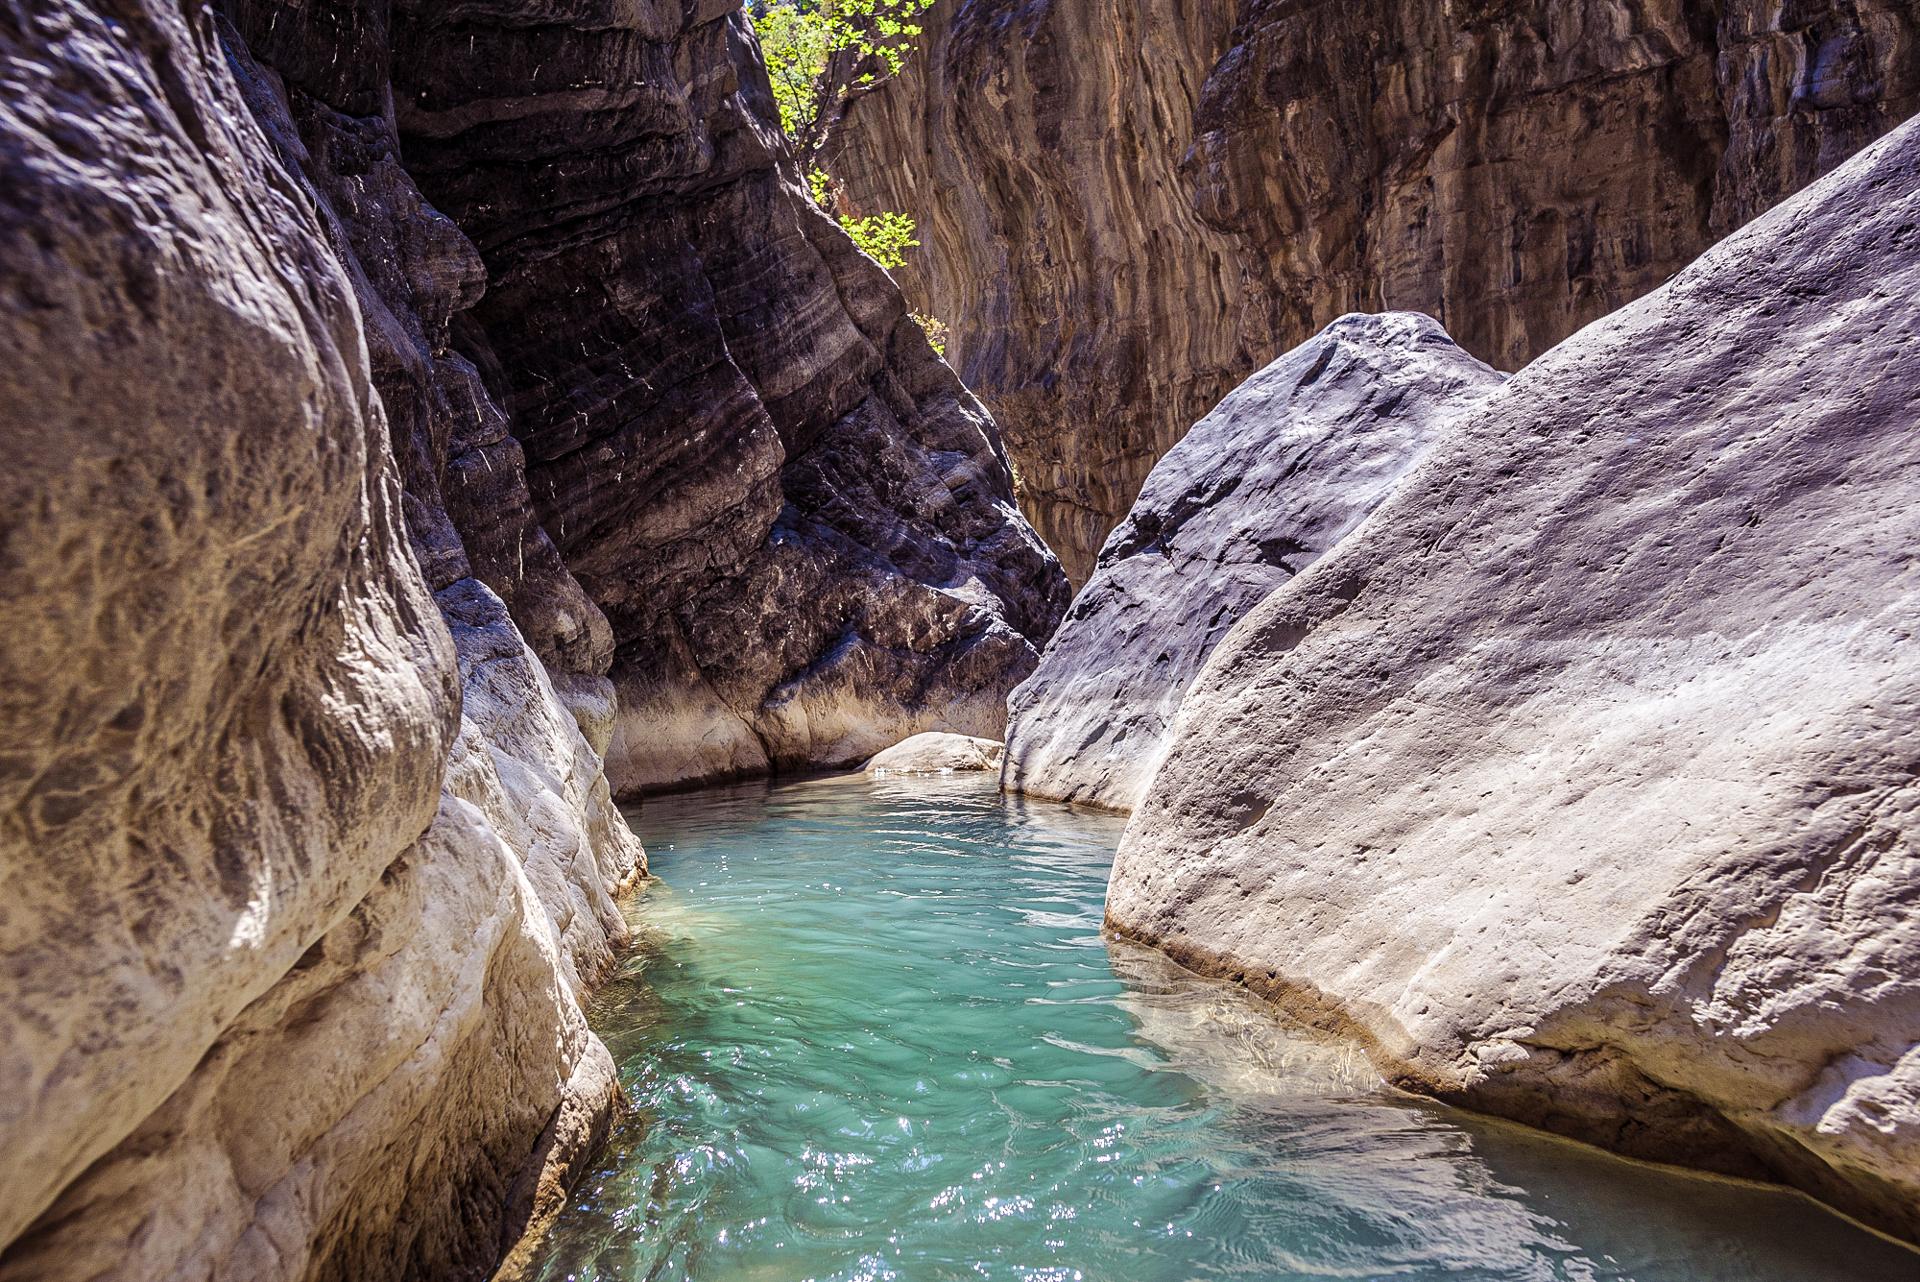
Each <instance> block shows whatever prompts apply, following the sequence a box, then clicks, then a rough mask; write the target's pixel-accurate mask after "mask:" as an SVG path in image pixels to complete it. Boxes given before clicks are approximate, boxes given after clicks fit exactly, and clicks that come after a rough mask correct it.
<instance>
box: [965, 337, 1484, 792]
mask: <svg viewBox="0 0 1920 1282" xmlns="http://www.w3.org/2000/svg"><path fill="white" fill-rule="evenodd" d="M1499 383H1500V375H1498V374H1496V373H1495V372H1494V371H1493V370H1491V369H1489V368H1488V367H1487V366H1485V365H1483V364H1481V363H1480V362H1479V361H1477V360H1475V359H1474V358H1473V357H1472V356H1469V355H1468V354H1467V353H1466V352H1465V351H1463V350H1462V349H1461V348H1460V347H1459V346H1458V345H1456V344H1455V343H1454V341H1453V340H1452V339H1451V338H1449V337H1447V334H1446V331H1445V330H1443V329H1441V328H1440V326H1439V324H1438V323H1436V322H1435V321H1433V320H1431V319H1430V318H1428V317H1426V316H1422V315H1419V314H1417V313H1412V312H1399V313H1388V314H1386V315H1380V316H1347V317H1343V318H1342V319H1340V320H1337V321H1335V322H1334V323H1333V324H1332V325H1329V326H1328V327H1327V328H1326V329H1325V330H1323V331H1322V332H1321V333H1320V334H1318V335H1317V336H1315V337H1314V338H1313V339H1312V340H1311V341H1309V342H1307V343H1303V344H1302V345H1301V346H1300V347H1298V348H1296V349H1294V350H1293V351H1292V352H1289V353H1288V354H1287V355H1285V356H1283V357H1281V358H1280V359H1279V360H1277V361H1275V362H1274V363H1273V364H1271V365H1269V366H1267V368H1265V369H1263V370H1261V371H1260V372H1259V373H1258V374H1255V375H1254V376H1253V377H1252V378H1250V379H1248V380H1247V381H1246V382H1245V383H1243V384H1242V385H1241V386H1240V387H1239V388H1238V389H1237V390H1236V391H1234V393H1233V394H1232V395H1230V396H1228V397H1227V399H1226V400H1224V401H1222V402H1221V403H1220V405H1219V406H1218V407H1217V408H1216V409H1215V410H1214V411H1213V412H1212V413H1211V414H1209V415H1207V417H1205V418H1203V419H1201V420H1200V421H1199V422H1198V423H1196V424H1194V426H1193V430H1192V431H1191V432H1189V433H1188V434H1187V435H1186V438H1185V439H1184V440H1182V441H1181V442H1180V444H1178V445H1176V446H1174V448H1173V450H1172V451H1171V452H1169V453H1168V455H1167V456H1166V457H1165V458H1163V459H1161V460H1160V463H1159V466H1157V467H1155V468H1154V469H1153V474H1152V475H1151V476H1149V477H1148V478H1147V484H1146V487H1145V488H1144V489H1143V490H1141V492H1140V498H1139V501H1138V502H1136V503H1135V504H1134V505H1133V510H1132V511H1131V512H1129V513H1128V514H1127V519H1126V520H1125V521H1123V522H1122V523H1121V524H1120V528H1119V529H1117V530H1115V531H1114V532H1113V536H1112V537H1111V538H1109V539H1108V540H1107V545H1106V547H1104V548H1102V549H1101V552H1100V562H1099V566H1098V568H1097V569H1096V570H1095V571H1094V574H1093V577H1092V578H1091V579H1090V580H1088V582H1087V586H1086V587H1085V588H1083V589H1082V590H1081V592H1080V595H1079V596H1078V597H1076V598H1075V599H1074V603H1073V608H1072V609H1071V610H1070V611H1069V612H1068V614H1067V619H1066V622H1065V623H1064V624H1063V625H1062V626H1061V628H1060V631H1059V632H1058V633H1057V634H1055V636H1054V639H1053V642H1052V643H1051V644H1050V645H1049V646H1048V647H1047V651H1046V653H1045V654H1044V655H1043V656H1042V657H1041V660H1040V666H1039V668H1038V669H1037V670H1036V671H1035V672H1034V674H1033V675H1032V676H1031V677H1029V678H1028V679H1027V680H1026V681H1025V682H1023V683H1022V684H1021V685H1020V687H1019V688H1018V689H1016V690H1015V691H1014V692H1013V697H1012V700H1011V703H1010V707H1011V723H1010V725H1009V727H1008V730H1007V755H1006V764H1005V766H1004V768H1003V770H1002V774H1001V780H1002V783H1003V785H1004V786H1005V787H1006V788H1007V789H1008V790H1009V791H1013V792H1024V793H1028V794H1031V795H1035V796H1042V797H1052V798H1055V799H1057V800H1061V801H1078V802H1085V803H1088V804H1091V805H1097V806H1103V807H1105V808H1107V809H1110V810H1123V811H1124V810H1132V809H1133V808H1134V806H1136V805H1137V804H1139V801H1140V798H1141V796H1142V794H1143V793H1144V792H1145V791H1146V786H1147V783H1148V781H1149V780H1150V779H1151V778H1152V777H1153V771H1154V767H1155V766H1156V765H1157V764H1158V763H1159V759H1160V753H1161V750H1162V749H1163V747H1164V746H1165V743H1166V738H1167V731H1168V729H1169V727H1171V726H1172V724H1173V718H1174V714H1175V713H1176V712H1177V711H1178V710H1179V707H1180V701H1181V699H1182V698H1183V697H1184V696H1185V694H1186V691H1187V687H1188V685H1189V684H1190V683H1191V682H1192V681H1193V678H1194V676H1195V675H1196V674H1197V673H1198V672H1199V671H1200V667H1201V665H1202V664H1203V663H1205V662H1206V659H1207V656H1208V655H1209V654H1211V653H1212V652H1213V648H1214V647H1215V646H1216V645H1217V644H1219V642H1220V639H1221V638H1222V637H1224V636H1226V635H1227V632H1228V630H1229V629H1231V628H1232V627H1233V625H1234V624H1236V623H1238V622H1239V621H1240V619H1241V618H1242V617H1243V616H1244V615H1245V614H1246V613H1247V612H1248V611H1249V610H1251V609H1253V608H1254V607H1255V606H1256V605H1258V604H1259V603H1260V602H1261V601H1263V600H1265V599H1266V597H1267V596H1268V595H1269V594H1271V593H1272V592H1273V591H1274V590H1275V589H1276V588H1278V587H1280V586H1281V585H1282V584H1284V583H1286V582H1287V581H1288V580H1289V579H1291V578H1292V577H1293V576H1294V575H1296V574H1298V573H1300V572H1301V571H1302V570H1304V569H1306V567H1307V566H1309V565H1311V564H1312V563H1313V562H1314V561H1315V560H1316V559H1318V558H1319V557H1320V556H1321V555H1322V554H1324V553H1325V552H1326V551H1327V550H1328V549H1329V548H1331V547H1333V546H1334V544H1336V543H1338V542H1339V541H1340V539H1341V538H1343V537H1344V536H1345V535H1346V534H1347V532H1348V531H1349V530H1351V529H1353V527H1354V526H1356V525H1358V524H1359V523H1360V522H1361V521H1362V520H1363V519H1364V518H1365V517H1366V515H1367V514H1368V513H1369V512H1371V511H1372V510H1373V509H1374V508H1375V507H1376V506H1378V505H1379V503H1380V502H1381V500H1383V499H1385V498H1386V497H1387V495H1388V494H1390V493H1391V492H1392V490H1393V487H1394V485H1395V484H1397V483H1398V481H1399V480H1400V478H1401V477H1402V476H1404V475H1405V474H1406V472H1407V471H1408V469H1410V468H1411V467H1412V466H1413V465H1414V464H1415V463H1416V462H1418V461H1419V459H1420V458H1421V456H1422V455H1423V454H1424V453H1425V452H1426V449H1427V446H1428V444H1429V443H1430V442H1431V441H1432V440H1433V439H1434V437H1435V434H1436V433H1437V432H1438V431H1439V430H1441V428H1442V426H1443V425H1444V424H1445V423H1446V421H1447V419H1448V418H1449V417H1450V416H1451V415H1453V414H1455V413H1458V412H1460V411H1462V410H1463V409H1465V408H1468V407H1470V406H1472V405H1473V404H1474V403H1475V402H1476V401H1478V400H1479V399H1480V398H1481V397H1483V396H1484V395H1485V394H1486V393H1487V392H1488V391H1489V390H1490V389H1491V388H1493V387H1497V386H1498V385H1499Z"/></svg>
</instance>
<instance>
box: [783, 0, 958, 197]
mask: <svg viewBox="0 0 1920 1282" xmlns="http://www.w3.org/2000/svg"><path fill="white" fill-rule="evenodd" d="M932 4H933V0H749V4H748V6H747V14H748V16H749V17H751V18H752V19H753V29H754V32H755V34H757V35H758V36H759V37H760V49H761V52H762V54H764V55H765V57H766V60H767V75H768V78H769V79H770V80H771V81H772V82H773V97H774V101H775V102H777V103H778V104H779V106H780V127H781V128H782V129H784V130H786V134H787V138H788V139H789V140H790V141H791V142H792V144H793V154H794V158H795V159H796V160H798V161H799V162H800V167H801V169H802V170H805V171H811V170H812V169H813V168H814V167H815V166H816V165H818V164H819V162H820V150H821V148H822V147H824V146H825V145H826V141H827V136H828V134H830V133H831V132H832V130H833V127H834V126H835V125H836V124H838V123H839V121H840V118H841V117H842V116H843V115H845V114H846V110H847V108H848V106H849V105H851V104H852V103H853V101H854V99H856V98H859V97H862V96H864V95H866V94H869V93H872V92H873V91H874V90H875V89H878V88H879V87H880V86H881V85H883V84H885V83H886V82H887V81H889V80H891V79H893V77H895V76H897V75H899V74H900V69H901V68H902V67H904V66H906V64H907V56H908V54H909V53H911V52H912V50H913V41H914V39H915V37H917V36H918V35H919V34H920V25H919V23H918V22H917V21H916V19H918V18H919V17H920V15H921V14H923V13H925V12H926V11H927V9H928V8H930V7H931V6H932Z"/></svg>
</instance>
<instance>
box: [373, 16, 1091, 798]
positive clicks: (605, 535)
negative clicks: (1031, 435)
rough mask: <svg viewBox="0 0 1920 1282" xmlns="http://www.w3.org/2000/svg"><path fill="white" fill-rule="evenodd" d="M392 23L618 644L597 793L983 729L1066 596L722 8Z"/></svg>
mask: <svg viewBox="0 0 1920 1282" xmlns="http://www.w3.org/2000/svg"><path fill="white" fill-rule="evenodd" d="M394 22H395V32H394V46H395V50H396V53H395V75H396V80H397V83H398V84H399V86H400V88H399V90H398V98H397V108H398V119H399V123H400V127H401V130H402V133H403V135H404V137H405V140H406V152H407V162H408V168H409V170H410V172H411V173H413V174H414V175H415V176H416V177H417V178H418V179H419V181H420V183H421V186H422V187H423V189H424V190H425V191H426V193H427V195H428V196H429V197H431V198H432V199H433V200H434V201H435V203H436V204H437V205H438V206H439V207H440V208H442V209H444V210H446V211H447V212H448V213H449V214H451V215H452V216H453V218H454V219H455V221H457V222H458V223H459V224H460V226H461V228H462V229H463V230H464V231H465V232H466V233H467V234H468V235H470V236H471V237H473V239H474V241H475V243H476V244H477V245H478V246H479V249H480V252H481V255H482V256H483V258H484V259H485V262H486V267H487V272H488V276H489V282H490V283H489V286H488V289H487V293H486V295H485V296H484V297H483V298H481V299H480V300H479V302H478V303H477V304H476V305H475V307H474V308H473V311H472V313H471V315H472V318H473V321H474V327H475V329H477V330H479V331H482V332H483V333H484V346H485V347H486V354H484V355H480V356H477V357H476V360H478V361H479V363H480V364H481V367H482V369H483V371H484V373H485V375H486V379H487V382H488V384H489V385H490V386H492V387H494V388H496V389H497V390H498V392H499V394H500V395H501V397H502V398H503V402H504V405H505V407H506V409H507V410H508V412H509V413H510V415H511V417H512V421H513V427H514V433H515V435H516V436H517V437H518V438H519V440H520V442H521V443H522V444H523V445H524V447H525V450H526V456H527V480H528V484H529V487H530V489H531V492H532V497H533V502H534V506H535V508H536V510H537V511H538V513H539V515H540V519H541V522H542V524H543V525H544V527H545V528H546V530H547V531H548V532H549V533H550V534H551V535H552V537H553V540H554V543H555V544H556V545H557V547H558V548H559V551H560V554H561V555H562V557H563V558H564V559H565V561H566V563H567V565H568V567H569V568H571V570H572V571H573V572H574V574H575V575H576V576H577V577H578V579H579V581H580V582H581V583H582V584H583V585H584V586H585V588H586V589H587V591H588V593H589V594H590V595H591V597H592V598H593V600H594V602H596V603H597V604H598V605H599V606H600V608H601V609H602V610H604V611H605V613H606V616H607V618H608V619H609V620H610V621H611V624H612V631H613V640H614V644H615V647H616V657H615V661H614V667H613V675H614V680H615V682H616V684H617V686H618V689H619V712H618V714H617V715H618V724H617V726H616V728H615V734H614V742H613V746H612V749H611V756H610V759H609V771H610V772H611V774H612V777H613V780H614V783H615V785H616V787H618V788H619V789H621V790H623V791H626V792H639V791H643V790H646V789H649V788H658V787H663V786H669V785H676V784H685V783H689V782H695V781H699V780H706V779H717V778H723V777H727V776H732V775H741V774H752V773H764V772H766V771H769V770H781V769H790V768H804V767H819V766H827V765H840V764H855V763H858V762H860V761H863V760H865V759H866V758H867V757H869V756H871V755H872V754H873V753H874V752H875V751H877V750H879V749H881V748H883V747H885V746H887V745H888V744H891V743H894V742H897V741H898V740H900V739H903V738H905V737H907V736H908V735H911V734H913V733H915V732H918V731H924V730H943V731H953V732H959V733H964V734H971V735H979V736H984V737H990V738H995V739H997V738H999V737H1000V735H1001V733H1002V731H1003V730H1004V728H1005V722H1006V711H1005V699H1006V694H1007V692H1008V691H1009V690H1010V689H1011V688H1012V687H1013V686H1014V685H1015V684H1017V683H1018V682H1019V681H1020V679H1021V678H1023V677H1025V676H1026V675H1027V673H1028V672H1030V671H1031V670H1032V668H1033V665H1034V663H1035V662H1036V661H1037V659H1038V652H1039V648H1040V646H1041V645H1042V644H1044V642H1045V640H1046V637H1047V636H1048V635H1049V634H1050V633H1051V632H1052V630H1053V628H1054V626H1055V625H1056V624H1057V622H1058V621H1059V617H1060V615H1061V613H1062V612H1063V611H1064V609H1065V607H1066V601H1067V595H1068V592H1067V585H1066V581H1065V578H1064V577H1063V575H1062V574H1061V572H1060V568H1059V565H1058V563H1057V561H1055V559H1054V558H1053V557H1052V555H1051V554H1049V553H1048V552H1047V551H1046V548H1045V546H1044V545H1043V544H1042V543H1041V542H1040V540H1039V539H1038V538H1037V537H1036V535H1035V534H1034V532H1033V530H1032V528H1031V527H1030V526H1029V525H1028V524H1027V523H1026V522H1025V521H1024V520H1023V519H1021V517H1020V516H1019V514H1018V511H1017V509H1016V508H1015V506H1014V503H1013V494H1012V485H1011V480H1010V478H1009V476H1008V472H1007V465H1006V461H1005V455H1004V453H1003V452H1002V450H1001V446H1000V444H999V439H998V435H997V432H996V429H995V427H994V425H993V421H992V420H991V419H990V418H989V417H988V416H987V414H986V412H985V411H984V410H983V409H982V408H981V407H980V405H979V403H978V402H977V401H975V400H974V398H973V397H972V396H971V395H970V394H968V393H967V391H966V390H965V389H964V388H962V387H961V385H960V383H959V381H958V380H957V379H956V378H955V377H954V375H953V373H952V371H950V370H949V369H948V368H947V367H946V366H945V365H944V364H943V363H942V362H941V361H940V360H939V358H938V357H936V356H935V355H934V353H933V351H932V349H931V348H929V347H928V345H927V343H926V339H925V336H924V334H923V333H922V332H921V330H920V328H919V326H917V325H916V324H915V323H914V322H913V321H912V320H911V319H909V318H908V316H907V313H906V307H905V304H904V302H903V301H902V299H901V296H900V294H899V291H898V290H897V289H895V288H894V286H893V284H892V283H891V281H890V280H889V279H888V278H887V275H886V273H885V272H883V271H881V270H880V268H879V267H878V266H876V265H875V264H874V263H873V262H872V261H871V260H869V259H867V258H866V257H865V256H864V255H862V254H860V253H859V252H858V251H857V250H855V249H854V247H853V245H852V243H851V242H850V241H849V240H848V239H847V238H846V236H845V235H844V234H843V233H842V232H841V231H840V230H839V229H838V228H837V227H836V226H835V225H834V224H833V223H832V221H831V220H829V219H828V218H826V217H825V216H824V215H822V214H821V213H820V212H819V211H818V210H817V209H816V208H815V207H814V206H813V204H812V202H811V201H810V200H809V199H808V198H807V196H806V195H805V193H804V192H803V191H802V189H801V188H800V187H799V185H798V184H797V182H796V181H795V178H794V175H792V174H791V173H789V172H786V171H785V170H783V168H782V165H783V163H784V162H783V161H782V160H781V156H782V151H781V146H782V144H781V143H780V140H779V133H778V127H777V123H776V121H777V114H776V112H775V110H774V106H773V103H772V100H771V95H770V92H769V90H768V88H767V83H766V72H765V69H764V67H763V66H762V65H761V62H760V58H759V53H758V49H757V47H756V46H755V45H754V44H753V42H752V39H751V35H750V32H749V30H748V28H747V26H746V21H745V18H744V17H743V16H742V15H741V14H740V13H739V12H737V8H736V5H735V4H733V3H728V2H727V0H711V2H709V3H704V4H697V5H688V6H685V7H684V10H683V9H682V8H681V7H679V6H670V7H661V6H645V5H626V4H619V5H614V4H595V5H586V6H578V5H574V6H562V5H559V4H557V3H553V2H552V0H517V2H505V3H498V4H489V5H484V6H471V5H466V6H446V5H441V4H430V3H427V2H426V0H402V2H401V3H397V4H396V6H395V14H394ZM788 168H790V166H789V167H788ZM461 341H462V343H463V344H467V343H470V342H471V341H472V340H470V339H469V338H467V337H465V336H463V338H462V340H461Z"/></svg>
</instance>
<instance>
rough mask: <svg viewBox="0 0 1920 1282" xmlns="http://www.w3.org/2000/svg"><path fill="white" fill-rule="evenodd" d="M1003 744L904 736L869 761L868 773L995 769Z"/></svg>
mask: <svg viewBox="0 0 1920 1282" xmlns="http://www.w3.org/2000/svg"><path fill="white" fill-rule="evenodd" d="M1005 748H1006V745H1005V744H1003V743H1001V742H1000V741H999V740H997V739H976V738H974V737H973V736H972V735H965V734H943V733H941V732H939V731H929V732H928V733H926V734H917V735H915V736H913V737H912V738H911V739H903V740H901V741H900V742H899V743H896V744H894V745H893V747H891V748H888V749H887V750H886V751H885V752H881V753H877V754H875V755H874V756H873V757H872V758H871V759H870V760H868V762H867V764H866V766H865V767H864V769H865V771H866V772H867V773H868V774H870V775H938V774H952V773H955V772H958V771H966V770H998V769H999V768H1000V754H1001V753H1002V752H1003V751H1004V750H1005Z"/></svg>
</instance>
